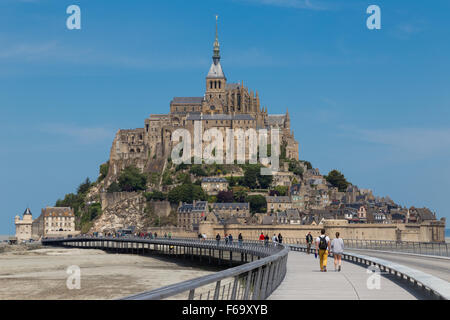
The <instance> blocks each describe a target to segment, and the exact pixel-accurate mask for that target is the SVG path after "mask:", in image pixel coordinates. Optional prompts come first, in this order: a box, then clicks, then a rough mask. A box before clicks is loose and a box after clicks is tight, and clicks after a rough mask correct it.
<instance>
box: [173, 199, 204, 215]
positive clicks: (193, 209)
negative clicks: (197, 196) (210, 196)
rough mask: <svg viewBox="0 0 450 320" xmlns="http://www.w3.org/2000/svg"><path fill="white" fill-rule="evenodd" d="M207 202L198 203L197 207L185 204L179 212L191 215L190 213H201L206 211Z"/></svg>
mask: <svg viewBox="0 0 450 320" xmlns="http://www.w3.org/2000/svg"><path fill="white" fill-rule="evenodd" d="M207 204H208V202H207V201H197V202H196V203H195V205H194V204H193V203H183V204H182V205H181V206H180V207H179V208H178V212H180V213H190V212H199V211H205V210H206V205H207Z"/></svg>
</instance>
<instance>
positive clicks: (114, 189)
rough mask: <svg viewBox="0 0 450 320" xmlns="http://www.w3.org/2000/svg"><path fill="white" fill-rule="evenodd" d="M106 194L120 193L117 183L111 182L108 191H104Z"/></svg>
mask: <svg viewBox="0 0 450 320" xmlns="http://www.w3.org/2000/svg"><path fill="white" fill-rule="evenodd" d="M106 191H107V192H108V193H113V192H120V191H122V190H121V189H120V187H119V184H118V183H117V182H115V181H114V182H113V183H111V184H110V186H109V187H108V189H107V190H106Z"/></svg>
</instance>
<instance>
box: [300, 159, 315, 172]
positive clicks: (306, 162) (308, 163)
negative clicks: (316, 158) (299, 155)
mask: <svg viewBox="0 0 450 320" xmlns="http://www.w3.org/2000/svg"><path fill="white" fill-rule="evenodd" d="M300 161H301V162H303V163H304V164H305V165H306V169H308V170H311V169H312V168H313V167H312V164H311V162H309V161H306V160H300Z"/></svg>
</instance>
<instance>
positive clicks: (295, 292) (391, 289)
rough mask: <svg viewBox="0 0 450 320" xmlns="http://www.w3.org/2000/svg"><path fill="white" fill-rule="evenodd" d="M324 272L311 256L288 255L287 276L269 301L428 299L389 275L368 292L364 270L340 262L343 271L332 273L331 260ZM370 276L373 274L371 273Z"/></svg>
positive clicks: (381, 278)
mask: <svg viewBox="0 0 450 320" xmlns="http://www.w3.org/2000/svg"><path fill="white" fill-rule="evenodd" d="M327 269H328V271H327V272H320V267H319V258H317V259H316V258H315V257H314V254H310V255H307V254H306V253H301V252H295V251H291V252H290V253H289V258H288V263H287V274H286V277H285V279H284V281H283V282H282V283H281V285H280V286H279V287H278V288H277V290H275V291H274V292H273V293H272V295H271V296H270V297H269V298H268V300H315V299H320V300H333V299H339V300H416V299H427V297H426V296H425V295H423V294H421V293H418V292H417V291H415V290H412V289H411V288H409V286H407V285H405V284H404V283H402V282H401V281H400V280H396V279H395V277H393V276H392V275H383V273H381V275H382V276H381V277H380V289H372V290H371V289H369V288H368V286H367V281H368V278H369V277H370V276H371V274H370V273H368V272H367V269H366V268H364V267H362V266H359V265H357V264H353V263H350V262H346V261H342V271H341V272H335V271H334V260H333V258H330V257H329V258H328V264H327ZM372 274H373V273H372Z"/></svg>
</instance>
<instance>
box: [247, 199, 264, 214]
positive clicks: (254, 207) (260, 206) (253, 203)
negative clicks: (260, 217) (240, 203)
mask: <svg viewBox="0 0 450 320" xmlns="http://www.w3.org/2000/svg"><path fill="white" fill-rule="evenodd" d="M246 201H247V202H249V203H250V212H251V213H257V212H265V211H266V210H267V201H266V198H265V197H263V196H261V195H254V196H248V197H247V199H246Z"/></svg>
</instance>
